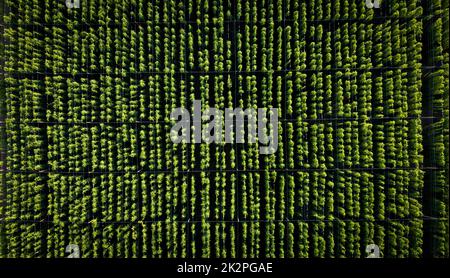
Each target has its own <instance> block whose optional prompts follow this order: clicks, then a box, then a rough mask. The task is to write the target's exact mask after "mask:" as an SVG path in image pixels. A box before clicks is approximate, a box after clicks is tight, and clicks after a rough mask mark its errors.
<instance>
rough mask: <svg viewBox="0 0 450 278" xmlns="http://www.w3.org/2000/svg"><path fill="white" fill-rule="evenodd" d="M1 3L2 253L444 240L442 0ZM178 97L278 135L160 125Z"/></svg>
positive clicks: (251, 253) (229, 252) (414, 253)
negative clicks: (272, 112)
mask: <svg viewBox="0 0 450 278" xmlns="http://www.w3.org/2000/svg"><path fill="white" fill-rule="evenodd" d="M4 4H6V7H5V6H4ZM2 8H4V10H3V13H2V14H3V15H4V16H3V18H2V29H1V30H2V34H3V36H2V39H3V41H4V44H2V49H1V50H2V56H1V58H2V79H1V89H0V91H1V95H0V99H1V110H0V111H1V115H0V117H1V122H2V126H1V133H2V141H1V157H2V161H1V169H2V179H1V180H2V182H1V191H0V256H2V257H63V256H67V254H65V248H66V246H67V245H68V244H78V245H79V246H80V251H81V255H82V256H83V257H180V256H181V257H365V256H367V254H366V253H365V247H366V245H368V244H371V243H374V244H377V245H378V246H379V247H380V250H381V254H382V256H384V257H425V256H433V257H447V256H448V252H449V247H448V246H449V245H448V244H449V240H448V238H449V237H448V234H449V230H448V216H449V215H448V205H449V200H448V192H449V191H448V185H449V180H448V177H449V173H448V167H449V164H448V158H449V153H448V141H449V138H448V130H449V129H448V117H449V115H448V92H449V56H448V14H449V10H448V0H443V1H440V0H435V1H418V0H408V1H406V0H393V1H383V2H382V4H381V8H380V9H369V8H367V7H366V6H365V1H364V0H337V1H325V0H309V1H301V0H297V1H296V0H271V1H269V0H258V1H257V0H247V1H244V0H243V1H229V0H222V1H219V0H211V1H202V0H197V1H187V0H185V1H175V0H169V1H150V0H149V1H144V0H122V1H107V0H103V1H102V0H91V1H86V0H84V1H81V8H80V9H68V8H67V7H66V6H65V4H64V1H62V0H45V1H44V0H7V1H6V3H3V1H2ZM194 99H199V100H201V101H202V103H203V104H206V103H209V105H210V106H215V107H218V108H220V109H224V108H225V107H231V108H234V107H243V108H245V107H250V106H252V107H267V108H268V107H278V108H279V119H281V120H280V123H279V126H278V129H279V140H278V141H279V145H278V151H277V152H276V153H275V154H273V155H260V154H259V153H258V145H256V144H234V145H232V144H212V145H207V144H197V145H194V144H190V145H188V144H178V145H175V144H173V143H172V142H171V140H170V136H169V131H170V128H171V126H172V124H173V122H171V121H170V120H169V115H170V112H171V111H172V109H173V108H175V107H180V106H183V107H187V108H190V107H191V103H192V101H193V100H194Z"/></svg>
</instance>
